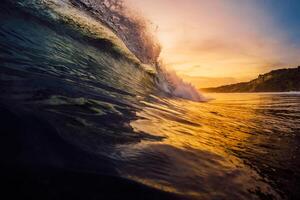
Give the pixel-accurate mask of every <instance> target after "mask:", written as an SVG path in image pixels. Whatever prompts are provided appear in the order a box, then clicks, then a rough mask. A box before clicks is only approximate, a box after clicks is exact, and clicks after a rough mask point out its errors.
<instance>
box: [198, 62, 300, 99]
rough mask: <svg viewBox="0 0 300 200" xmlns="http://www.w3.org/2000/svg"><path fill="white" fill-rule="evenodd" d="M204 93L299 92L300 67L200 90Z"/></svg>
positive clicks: (274, 71)
mask: <svg viewBox="0 0 300 200" xmlns="http://www.w3.org/2000/svg"><path fill="white" fill-rule="evenodd" d="M199 90H200V91H202V92H210V93H212V92H214V93H266V92H268V93H270V92H299V91H300V66H299V67H297V68H288V69H287V68H286V69H278V70H273V71H271V72H269V73H266V74H263V75H259V76H258V77H257V78H256V79H254V80H252V81H249V82H242V83H236V84H231V85H224V86H220V87H213V88H200V89H199Z"/></svg>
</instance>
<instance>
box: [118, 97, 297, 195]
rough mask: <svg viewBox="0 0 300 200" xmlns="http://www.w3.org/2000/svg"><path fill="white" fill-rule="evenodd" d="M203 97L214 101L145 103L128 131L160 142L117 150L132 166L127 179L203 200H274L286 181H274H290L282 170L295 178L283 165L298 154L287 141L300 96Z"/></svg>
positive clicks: (291, 134) (292, 134)
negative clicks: (254, 198) (266, 199)
mask: <svg viewBox="0 0 300 200" xmlns="http://www.w3.org/2000/svg"><path fill="white" fill-rule="evenodd" d="M208 96H210V97H212V98H214V99H215V100H212V101H210V102H207V103H195V102H190V101H184V100H174V99H162V98H158V97H153V98H152V100H151V102H152V103H148V102H143V103H144V105H145V107H144V109H143V110H142V111H140V112H138V113H137V115H138V117H139V119H138V120H135V121H132V122H131V126H132V127H133V128H134V130H135V131H137V132H146V133H148V134H152V135H156V136H160V137H164V138H165V139H164V140H162V141H160V142H149V141H147V142H142V143H140V144H137V145H135V146H133V147H131V148H129V149H126V150H125V149H122V151H125V152H126V153H124V152H123V153H124V154H123V155H126V157H127V158H128V159H129V160H131V162H132V165H133V166H128V168H126V170H125V171H126V172H129V175H128V176H130V177H131V178H132V177H133V178H135V179H136V180H138V181H142V182H144V183H147V184H150V185H152V186H155V187H158V188H164V189H165V190H171V191H177V192H179V193H184V194H190V195H192V196H200V197H203V198H205V197H207V198H208V197H215V198H222V197H228V196H232V197H233V198H239V199H241V198H242V199H243V198H244V199H246V198H247V196H248V195H249V194H247V191H252V193H253V194H256V195H257V193H263V194H264V195H271V196H273V197H274V198H279V195H280V194H279V193H280V192H278V191H276V189H279V188H276V187H278V186H279V185H280V184H283V183H284V181H285V180H281V177H274V173H279V174H280V173H284V174H283V175H282V176H288V174H286V173H288V172H287V171H286V170H288V169H290V170H297V171H298V169H295V168H293V167H292V168H291V166H287V165H286V164H285V163H287V162H289V163H291V162H296V155H295V153H291V151H293V150H291V149H294V150H297V149H298V147H299V144H297V143H296V142H297V141H295V140H292V139H293V138H294V137H296V135H295V133H296V132H297V131H299V128H300V127H299V122H300V101H299V100H300V96H297V95H295V94H208ZM294 143H296V144H294ZM151 160H152V161H153V162H152V161H151ZM135 162H140V163H143V166H140V165H138V164H136V163H135ZM131 170H132V171H131ZM130 172H132V174H130ZM262 172H265V174H264V173H262ZM218 182H219V183H220V184H217V183H218ZM271 186H275V187H274V188H275V189H272V188H271Z"/></svg>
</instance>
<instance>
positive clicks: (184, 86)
mask: <svg viewBox="0 0 300 200" xmlns="http://www.w3.org/2000/svg"><path fill="white" fill-rule="evenodd" d="M158 78H159V81H158V86H159V87H160V88H161V89H162V90H163V91H165V92H167V93H169V94H171V95H173V96H176V97H179V98H183V99H188V100H192V101H197V102H204V101H208V99H207V98H205V97H204V96H203V95H202V94H201V93H200V92H199V91H198V90H197V89H196V87H195V86H193V85H192V84H191V83H188V82H185V81H184V80H182V78H180V77H179V76H178V75H177V74H176V72H175V71H173V70H167V69H166V68H165V67H163V66H162V65H160V66H159V70H158Z"/></svg>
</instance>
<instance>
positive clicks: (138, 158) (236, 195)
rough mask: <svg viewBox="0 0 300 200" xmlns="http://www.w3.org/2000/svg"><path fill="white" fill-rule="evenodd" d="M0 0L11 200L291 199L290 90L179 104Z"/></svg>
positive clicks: (5, 158)
mask: <svg viewBox="0 0 300 200" xmlns="http://www.w3.org/2000/svg"><path fill="white" fill-rule="evenodd" d="M5 2H6V1H4V3H3V4H2V5H1V10H0V11H1V12H0V21H1V23H0V120H1V128H0V135H1V136H0V137H1V139H0V150H1V151H0V152H1V153H0V155H1V158H2V159H1V166H3V170H1V177H2V178H1V181H2V182H3V183H4V184H5V185H6V186H7V191H13V192H12V193H11V195H13V194H15V195H22V196H23V197H24V198H25V197H26V198H30V199H35V198H36V199H41V198H42V199H61V198H62V197H63V199H71V198H73V199H101V198H105V199H120V198H125V197H126V198H130V199H299V198H300V193H299V191H298V186H299V185H300V171H299V169H300V166H299V165H300V158H299V153H300V149H299V148H300V137H299V136H300V94H299V93H297V92H293V93H265V94H264V93H260V94H204V96H205V97H206V99H210V100H209V101H203V102H199V101H192V100H195V99H191V100H188V99H184V98H180V97H185V95H182V93H180V95H177V96H174V95H173V94H172V93H170V92H167V91H166V90H163V89H162V87H160V86H161V85H160V83H158V82H159V80H158V75H157V74H156V73H155V72H149V70H146V69H145V68H143V67H141V66H139V64H138V63H137V62H136V61H135V59H134V58H132V57H134V56H132V55H129V54H130V52H129V53H128V52H127V50H126V51H125V50H124V51H123V50H120V48H121V47H119V46H116V45H115V44H116V43H118V42H119V41H118V42H115V39H113V40H114V42H112V41H110V40H108V39H111V37H110V36H109V37H107V38H102V39H99V38H98V39H95V38H92V37H89V36H87V34H82V33H79V31H78V30H75V29H74V28H73V27H72V26H68V24H67V23H66V20H58V16H57V15H55V14H53V13H52V12H50V11H49V10H48V7H43V6H42V7H38V8H39V9H37V10H38V11H41V10H42V9H41V8H43V9H45V10H46V11H47V12H45V11H44V10H42V11H43V12H41V13H40V12H38V11H37V10H34V9H33V10H30V9H29V8H32V6H29V7H28V5H25V6H24V5H23V4H22V3H21V4H15V3H11V2H9V1H8V2H6V3H5ZM21 2H22V1H21ZM24 2H27V3H28V2H30V1H24ZM32 2H34V1H32ZM42 2H43V1H42ZM58 2H59V1H58ZM33 5H34V6H37V5H38V6H41V5H40V4H34V3H33ZM48 11H49V12H48ZM121 46H122V45H121ZM122 48H123V47H122ZM154 69H155V68H153V70H154ZM153 70H152V71H153ZM154 71H155V70H154ZM164 84H168V83H164ZM182 84H183V83H182ZM167 87H168V86H167ZM172 87H174V86H172ZM172 87H171V88H172ZM180 88H181V89H180V90H183V89H182V88H187V89H188V88H191V86H189V87H180ZM192 91H193V89H192ZM178 96H179V97H178ZM187 96H193V95H187ZM199 97H202V96H201V95H200V94H199V96H197V98H196V100H199ZM26 198H25V199H26Z"/></svg>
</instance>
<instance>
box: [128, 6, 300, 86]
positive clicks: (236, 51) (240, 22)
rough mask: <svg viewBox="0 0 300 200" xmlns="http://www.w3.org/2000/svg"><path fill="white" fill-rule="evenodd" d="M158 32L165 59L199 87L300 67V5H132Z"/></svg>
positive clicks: (244, 79)
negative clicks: (278, 69)
mask: <svg viewBox="0 0 300 200" xmlns="http://www.w3.org/2000/svg"><path fill="white" fill-rule="evenodd" d="M127 1H129V2H130V4H131V5H132V6H133V7H135V8H137V9H138V10H139V12H140V14H142V15H144V16H146V18H148V19H149V20H151V21H152V22H153V23H154V24H156V25H157V26H158V31H157V35H158V37H159V40H160V42H161V44H162V47H163V52H162V54H161V58H162V59H163V60H164V62H165V63H166V65H167V66H168V67H171V68H172V69H174V70H175V71H176V72H177V73H178V74H180V75H181V76H182V77H183V78H184V79H189V80H191V81H192V82H193V83H195V84H197V86H199V87H210V86H217V85H222V84H228V83H234V82H237V81H248V80H250V79H253V78H255V77H257V75H258V74H260V73H265V72H268V71H270V70H272V69H276V68H282V67H296V66H298V65H300V1H299V0H293V1H291V0H127Z"/></svg>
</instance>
